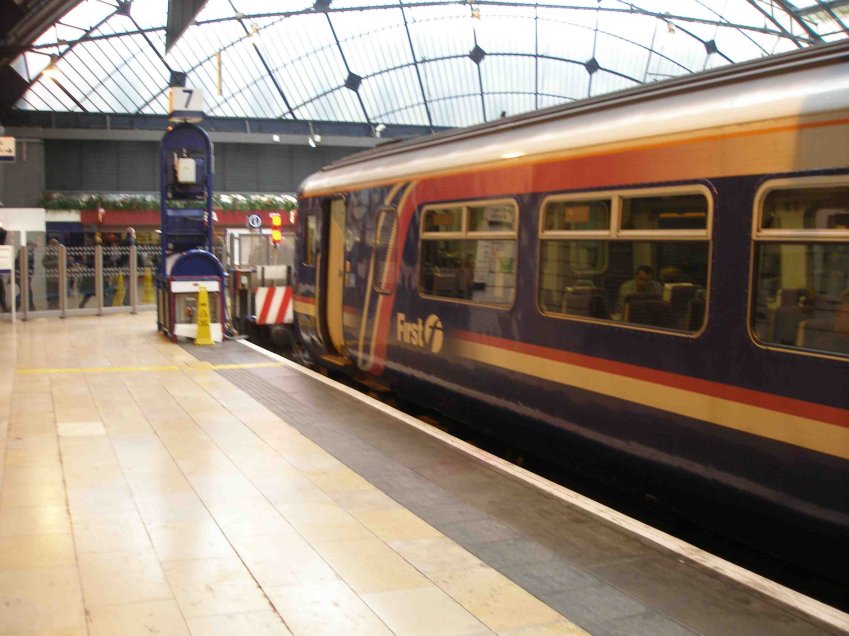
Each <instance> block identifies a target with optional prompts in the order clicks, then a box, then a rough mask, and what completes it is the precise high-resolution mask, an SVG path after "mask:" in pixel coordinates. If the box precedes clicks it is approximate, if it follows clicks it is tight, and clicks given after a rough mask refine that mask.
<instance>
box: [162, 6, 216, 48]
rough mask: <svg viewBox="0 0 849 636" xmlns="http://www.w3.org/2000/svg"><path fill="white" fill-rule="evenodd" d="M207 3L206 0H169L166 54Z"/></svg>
mask: <svg viewBox="0 0 849 636" xmlns="http://www.w3.org/2000/svg"><path fill="white" fill-rule="evenodd" d="M205 5H206V0H168V21H167V23H166V25H165V54H166V55H168V52H169V51H170V50H171V48H172V47H173V46H174V45H175V44H177V40H179V39H180V37H181V36H182V35H183V33H185V32H186V29H188V28H189V25H190V24H191V23H192V22H194V19H195V16H197V14H198V13H200V11H201V9H203V7H204V6H205Z"/></svg>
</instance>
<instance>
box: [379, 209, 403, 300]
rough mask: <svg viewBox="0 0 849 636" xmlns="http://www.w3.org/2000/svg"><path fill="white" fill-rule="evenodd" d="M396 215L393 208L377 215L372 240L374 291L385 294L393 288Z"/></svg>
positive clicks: (396, 231)
mask: <svg viewBox="0 0 849 636" xmlns="http://www.w3.org/2000/svg"><path fill="white" fill-rule="evenodd" d="M397 235H398V214H397V213H396V211H395V209H394V208H384V209H382V210H380V211H379V212H378V213H377V225H376V227H375V238H374V289H375V291H377V292H379V293H383V294H387V293H389V292H391V291H392V289H393V288H394V287H395V270H396V260H397V242H398V241H397Z"/></svg>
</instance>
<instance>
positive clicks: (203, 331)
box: [195, 285, 215, 345]
mask: <svg viewBox="0 0 849 636" xmlns="http://www.w3.org/2000/svg"><path fill="white" fill-rule="evenodd" d="M197 317H198V334H197V337H196V338H195V344H196V345H214V344H215V343H214V342H213V341H212V330H211V329H210V328H209V293H207V291H206V287H204V286H203V285H201V286H200V289H198V310H197Z"/></svg>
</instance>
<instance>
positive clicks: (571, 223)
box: [543, 199, 610, 232]
mask: <svg viewBox="0 0 849 636" xmlns="http://www.w3.org/2000/svg"><path fill="white" fill-rule="evenodd" d="M543 223H544V227H545V230H546V231H571V232H576V231H577V232H580V231H590V230H608V229H609V228H610V200H609V199H605V200H603V201H581V200H577V201H552V202H551V203H549V205H547V206H546V208H545V218H544V220H543Z"/></svg>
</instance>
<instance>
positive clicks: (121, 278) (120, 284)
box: [112, 272, 127, 307]
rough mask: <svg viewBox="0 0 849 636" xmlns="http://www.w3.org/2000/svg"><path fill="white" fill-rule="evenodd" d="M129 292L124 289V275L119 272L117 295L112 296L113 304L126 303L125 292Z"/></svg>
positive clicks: (116, 278)
mask: <svg viewBox="0 0 849 636" xmlns="http://www.w3.org/2000/svg"><path fill="white" fill-rule="evenodd" d="M126 292H127V290H126V289H124V275H123V274H122V273H121V272H118V275H117V276H116V277H115V295H114V296H113V297H112V306H113V307H121V306H122V305H123V304H124V294H125V293H126Z"/></svg>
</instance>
